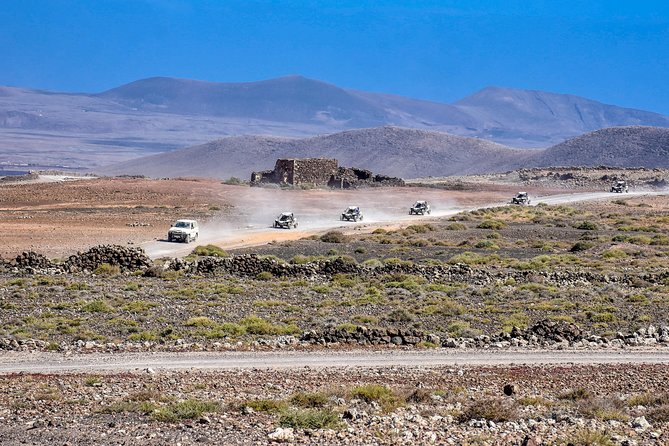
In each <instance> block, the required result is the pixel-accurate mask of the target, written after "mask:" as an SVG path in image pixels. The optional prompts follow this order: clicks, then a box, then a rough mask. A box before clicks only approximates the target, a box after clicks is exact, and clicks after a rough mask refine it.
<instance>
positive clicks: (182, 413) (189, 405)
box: [151, 399, 219, 422]
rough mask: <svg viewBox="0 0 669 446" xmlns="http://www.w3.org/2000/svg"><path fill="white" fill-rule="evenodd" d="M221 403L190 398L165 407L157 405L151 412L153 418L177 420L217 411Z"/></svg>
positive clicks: (190, 418)
mask: <svg viewBox="0 0 669 446" xmlns="http://www.w3.org/2000/svg"><path fill="white" fill-rule="evenodd" d="M218 409H219V404H218V403H216V402H213V401H200V400H196V399H188V400H185V401H179V402H176V403H172V404H169V405H167V406H165V407H157V408H155V409H154V410H153V412H151V418H153V419H154V420H156V421H166V422H175V421H180V420H192V419H195V418H199V417H201V416H202V414H204V413H210V412H216V411H217V410H218Z"/></svg>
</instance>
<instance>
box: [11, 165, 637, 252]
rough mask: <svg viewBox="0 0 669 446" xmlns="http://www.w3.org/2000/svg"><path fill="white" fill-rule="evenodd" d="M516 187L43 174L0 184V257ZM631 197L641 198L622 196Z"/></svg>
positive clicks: (297, 234) (330, 220) (500, 196)
mask: <svg viewBox="0 0 669 446" xmlns="http://www.w3.org/2000/svg"><path fill="white" fill-rule="evenodd" d="M515 187H516V186H498V187H491V188H490V190H468V191H453V190H443V189H434V188H421V187H405V188H372V189H361V190H324V189H313V190H298V189H295V190H282V189H268V188H250V187H246V186H232V185H225V184H222V183H221V182H220V181H218V180H207V179H166V180H150V179H139V178H100V179H79V180H78V181H62V178H61V179H59V178H56V177H51V176H49V177H44V178H41V179H40V180H37V181H30V182H22V183H7V184H2V185H0V219H1V220H2V225H3V231H1V232H0V255H1V256H3V257H6V258H11V257H13V256H16V255H18V254H19V253H21V252H23V251H28V250H32V251H36V252H40V253H42V254H44V255H46V256H47V257H49V258H63V257H66V256H68V255H71V254H74V253H76V252H77V251H82V250H86V249H88V248H90V247H91V246H95V245H100V244H120V245H133V246H141V247H143V248H144V249H145V250H146V251H147V253H148V254H149V255H150V256H151V257H154V258H158V257H163V256H183V255H186V254H188V253H189V252H190V251H191V250H192V249H193V247H194V246H195V245H194V244H191V245H185V244H178V243H168V242H166V241H165V237H166V233H167V229H168V228H169V226H170V224H171V222H173V221H174V220H176V219H177V218H196V219H198V220H199V221H200V222H201V233H200V239H199V240H198V242H197V244H209V243H211V244H215V245H218V246H221V247H223V248H239V247H249V246H256V245H261V244H266V243H270V242H272V241H284V240H295V239H299V238H302V237H306V236H309V235H312V234H317V233H322V232H325V231H327V230H333V229H336V230H340V231H343V232H350V231H371V230H373V229H374V228H376V227H380V226H383V227H389V226H390V227H392V226H398V225H403V224H410V223H411V222H413V221H422V220H428V219H429V218H439V217H446V216H449V215H453V214H455V213H458V212H460V211H462V210H468V209H474V208H478V207H481V206H493V205H499V204H503V203H505V202H507V201H508V199H509V197H510V196H512V195H513V193H514V192H513V191H514V190H515V189H514V188H515ZM529 192H530V194H531V196H532V198H533V203H535V204H536V203H538V202H540V201H543V202H546V203H550V204H557V203H568V202H571V201H577V200H585V199H598V198H619V197H618V196H616V195H611V194H609V193H607V192H599V193H597V192H592V193H591V192H588V193H578V194H564V191H560V190H559V189H533V190H529ZM639 193H643V192H634V193H630V194H626V196H628V195H633V194H639ZM548 196H552V197H551V198H548ZM419 199H422V200H428V201H430V203H431V205H432V209H433V212H432V215H431V216H429V217H428V216H425V217H423V216H411V217H410V216H409V215H408V209H409V207H410V206H411V204H413V202H414V201H416V200H419ZM349 205H356V206H360V208H361V210H362V212H363V214H364V216H365V218H364V220H363V221H362V222H359V223H348V222H341V221H340V220H339V215H340V214H341V212H342V211H343V210H344V209H345V208H346V207H347V206H349ZM284 211H292V212H294V213H295V215H296V216H297V218H298V221H299V227H298V229H297V230H282V229H274V228H272V227H271V226H272V222H273V221H274V218H275V217H276V215H278V214H279V213H281V212H284Z"/></svg>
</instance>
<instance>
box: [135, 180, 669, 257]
mask: <svg viewBox="0 0 669 446" xmlns="http://www.w3.org/2000/svg"><path fill="white" fill-rule="evenodd" d="M235 193H236V195H235V196H231V197H226V198H229V199H230V201H231V203H232V204H233V205H234V206H235V207H234V209H232V211H230V212H228V213H226V214H225V215H221V216H220V217H217V218H215V219H213V220H211V221H208V222H204V223H201V228H200V237H199V239H198V241H197V244H190V245H187V244H181V243H168V242H165V241H157V242H150V243H147V244H144V245H143V248H144V249H145V251H146V253H147V255H149V257H151V258H160V257H165V256H184V255H187V254H189V253H190V252H191V251H192V249H193V248H194V247H195V246H196V245H207V244H213V245H216V246H220V247H222V248H224V249H226V248H228V249H229V248H238V247H248V246H258V245H263V244H266V243H269V242H272V241H282V240H296V239H299V238H302V237H307V236H309V235H313V234H317V233H319V232H324V231H327V230H335V229H336V230H341V231H344V232H347V231H352V230H371V229H372V228H373V227H378V226H380V225H384V224H386V225H393V224H405V223H410V222H417V221H424V222H429V221H430V220H432V219H438V218H445V217H449V216H452V215H455V214H457V213H459V212H463V211H470V210H475V209H480V208H485V207H494V206H505V205H507V204H508V201H504V202H501V201H500V202H491V203H488V204H485V205H483V206H481V205H479V206H464V205H462V204H459V203H458V202H457V201H456V200H455V199H454V198H453V194H452V192H450V191H447V190H439V189H430V190H426V189H419V188H403V189H390V190H389V189H374V188H372V189H364V190H322V189H316V190H280V189H265V188H239V191H235ZM667 193H669V188H667V189H665V190H664V191H654V192H650V191H642V190H635V191H630V192H629V193H626V194H612V193H610V192H608V191H607V192H587V193H571V194H560V195H552V196H544V197H541V196H531V197H530V198H531V200H532V205H537V204H539V203H546V204H566V203H572V202H576V201H585V200H597V199H607V198H616V197H618V198H620V197H621V195H622V196H624V197H634V196H642V195H663V194H667ZM416 200H428V201H429V202H430V205H431V207H432V213H431V214H430V215H425V216H422V215H409V208H410V207H411V205H413V204H414V202H415V201H416ZM348 206H359V207H360V210H361V212H362V214H363V216H364V219H363V220H362V221H360V222H346V221H341V220H340V216H341V213H342V212H343V211H344V210H345V209H346V208H347V207H348ZM281 212H293V213H294V214H295V216H296V218H297V220H298V224H299V225H298V228H297V229H276V228H273V227H272V224H273V222H274V219H275V218H276V216H277V215H279V214H280V213H281ZM165 231H167V228H166V229H165Z"/></svg>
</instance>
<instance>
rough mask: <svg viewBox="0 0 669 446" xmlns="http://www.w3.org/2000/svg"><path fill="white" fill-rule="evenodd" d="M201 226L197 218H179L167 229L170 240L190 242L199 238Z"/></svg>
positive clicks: (168, 239)
mask: <svg viewBox="0 0 669 446" xmlns="http://www.w3.org/2000/svg"><path fill="white" fill-rule="evenodd" d="M198 235H200V228H199V226H198V224H197V221H195V220H177V221H176V222H175V223H174V224H173V225H172V227H171V228H170V229H169V231H167V241H168V242H184V243H190V242H192V241H195V240H197V237H198Z"/></svg>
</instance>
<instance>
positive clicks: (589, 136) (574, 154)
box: [533, 126, 669, 168]
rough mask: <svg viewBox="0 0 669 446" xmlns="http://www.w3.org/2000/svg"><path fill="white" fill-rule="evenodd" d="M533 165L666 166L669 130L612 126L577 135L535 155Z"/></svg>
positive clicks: (667, 165) (667, 161) (668, 153)
mask: <svg viewBox="0 0 669 446" xmlns="http://www.w3.org/2000/svg"><path fill="white" fill-rule="evenodd" d="M533 162H534V163H536V164H535V165H536V166H616V167H649V168H650V167H664V168H667V167H669V129H664V128H657V127H637V126H634V127H614V128H608V129H601V130H597V131H594V132H591V133H586V134H585V135H581V136H577V137H576V138H572V139H570V140H568V141H565V142H563V143H560V144H558V145H556V146H553V147H551V148H549V149H546V150H544V151H543V152H542V153H540V154H538V156H537V157H536V159H534V160H533Z"/></svg>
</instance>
